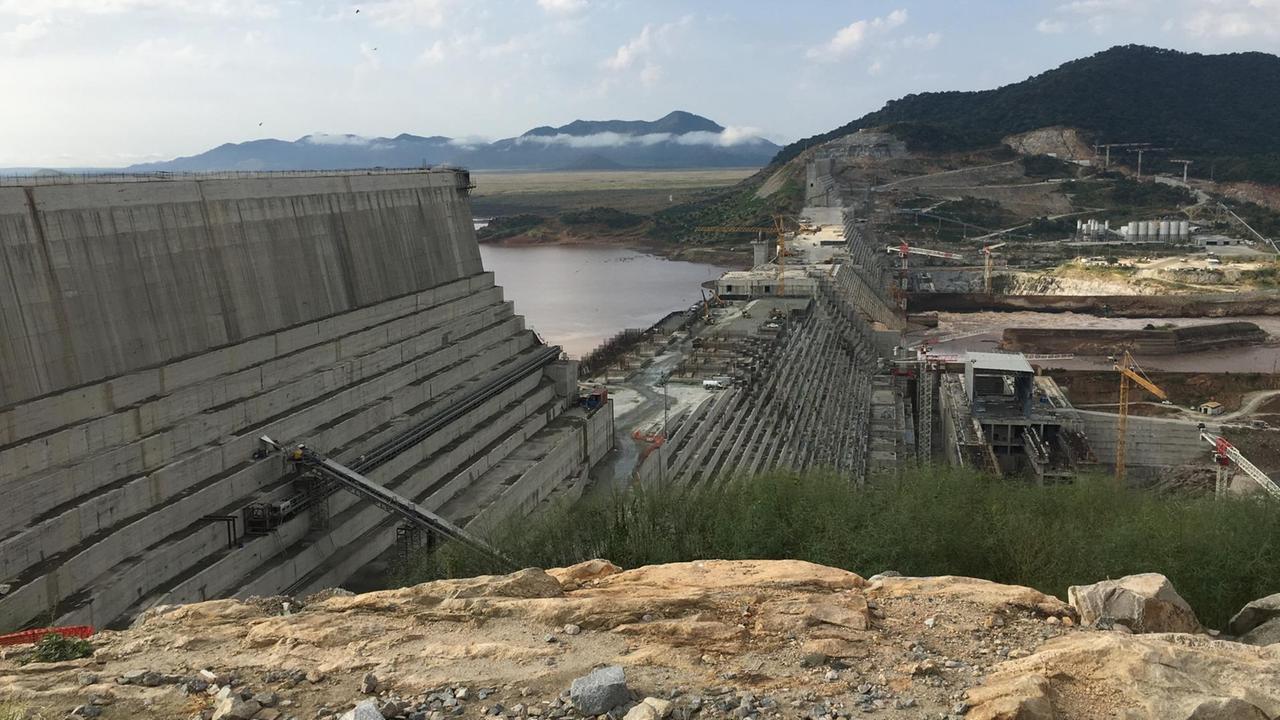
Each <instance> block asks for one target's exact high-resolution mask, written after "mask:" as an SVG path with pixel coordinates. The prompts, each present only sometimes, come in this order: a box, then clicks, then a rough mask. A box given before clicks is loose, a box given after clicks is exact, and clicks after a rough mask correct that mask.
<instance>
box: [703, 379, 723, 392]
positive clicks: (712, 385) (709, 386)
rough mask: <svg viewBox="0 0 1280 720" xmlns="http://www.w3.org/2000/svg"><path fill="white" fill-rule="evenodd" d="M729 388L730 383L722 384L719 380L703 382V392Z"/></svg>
mask: <svg viewBox="0 0 1280 720" xmlns="http://www.w3.org/2000/svg"><path fill="white" fill-rule="evenodd" d="M727 387H729V384H728V383H724V382H720V381H719V380H703V381H702V389H703V390H724V389H725V388H727Z"/></svg>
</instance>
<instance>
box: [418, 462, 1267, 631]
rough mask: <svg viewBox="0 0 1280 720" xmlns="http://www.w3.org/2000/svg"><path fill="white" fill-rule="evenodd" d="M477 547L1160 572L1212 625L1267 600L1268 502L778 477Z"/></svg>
mask: <svg viewBox="0 0 1280 720" xmlns="http://www.w3.org/2000/svg"><path fill="white" fill-rule="evenodd" d="M490 539H491V541H492V542H493V543H494V544H495V545H496V546H497V547H499V548H500V549H501V550H503V551H504V552H505V553H506V554H507V555H508V556H510V557H511V558H513V559H514V560H515V561H516V562H517V563H519V564H520V565H522V566H536V567H558V566H563V565H568V564H572V563H575V562H578V561H581V560H584V559H588V558H593V557H603V558H608V559H610V560H612V561H614V562H615V563H617V564H619V565H621V566H622V567H637V566H640V565H647V564H653V563H664V562H675V561H684V560H694V559H709V558H726V559H744V558H755V559H769V558H795V559H802V560H809V561H812V562H815V563H821V564H824V565H831V566H835V567H841V568H846V569H849V570H852V571H854V572H858V573H862V574H864V575H870V574H873V573H876V572H880V571H883V570H896V571H898V572H901V573H903V574H907V575H967V576H972V577H980V578H986V579H989V580H994V581H996V582H1002V583H1011V584H1018V585H1027V586H1030V587H1034V588H1037V589H1039V590H1041V591H1043V592H1046V593H1050V594H1053V595H1057V596H1059V597H1065V595H1066V589H1067V586H1068V585H1078V584H1086V583H1091V582H1096V581H1098V580H1102V579H1106V578H1114V577H1119V576H1122V575H1128V574H1132V573H1139V572H1159V573H1163V574H1165V575H1167V576H1168V577H1169V578H1170V579H1171V580H1172V581H1173V583H1174V585H1175V586H1176V587H1177V589H1178V591H1179V592H1180V593H1181V594H1182V596H1183V597H1184V598H1186V599H1187V601H1188V602H1189V603H1191V605H1192V607H1193V608H1195V610H1196V612H1197V613H1198V614H1199V616H1200V618H1201V620H1202V621H1203V622H1205V623H1206V624H1209V625H1212V626H1220V625H1223V624H1225V622H1226V620H1227V619H1228V618H1229V617H1230V616H1231V614H1232V613H1234V612H1235V611H1236V610H1238V609H1239V608H1240V607H1241V606H1242V605H1243V604H1244V603H1246V602H1248V601H1249V600H1253V599H1255V598H1258V597H1261V596H1263V595H1267V594H1270V593H1274V592H1280V506H1277V505H1276V504H1275V503H1274V502H1270V501H1269V500H1266V501H1258V500H1248V499H1233V500H1223V501H1215V500H1213V499H1211V498H1190V497H1174V496H1160V495H1155V494H1152V493H1150V492H1146V491H1139V490H1126V489H1121V488H1117V487H1116V486H1115V485H1114V484H1113V483H1112V482H1111V481H1110V480H1109V479H1102V478H1085V479H1082V480H1080V481H1078V482H1076V483H1075V484H1072V485H1063V486H1055V487H1045V488H1042V487H1037V486H1032V485H1028V484H1026V483H1024V482H1020V481H1003V480H990V479H986V478H983V477H981V476H978V475H975V474H972V473H969V472H965V471H960V470H955V469H950V468H931V469H927V470H920V471H912V472H908V473H907V474H906V475H905V476H904V477H901V478H898V479H885V480H881V481H879V482H876V483H873V484H872V485H870V486H868V487H866V488H857V487H854V486H852V485H850V484H849V483H848V482H847V481H846V480H845V479H844V478H841V477H838V476H835V475H832V474H826V473H821V472H812V473H783V472H778V473H771V474H766V475H761V476H757V477H755V478H752V479H749V480H742V481H737V482H732V483H725V484H722V485H719V486H716V487H694V488H684V487H680V488H676V487H669V488H664V489H658V490H635V491H633V492H629V493H626V494H618V495H614V496H612V497H604V498H597V499H593V500H588V501H584V502H582V503H579V504H577V505H575V506H571V507H570V506H564V507H557V508H555V509H553V510H551V511H549V512H547V513H544V514H542V515H540V516H538V517H536V518H527V519H520V520H514V521H510V522H508V523H506V524H504V525H502V526H501V527H500V528H498V529H497V530H496V531H495V532H494V533H492V536H491V538H490ZM504 570H505V568H502V567H500V566H498V565H495V564H494V563H493V562H491V561H489V560H487V559H485V558H483V557H480V556H478V555H476V554H473V553H468V552H465V551H462V550H460V549H458V548H455V547H452V546H445V547H444V548H441V549H439V550H437V551H434V552H423V553H420V554H419V555H418V556H416V557H415V558H414V559H413V560H412V562H411V564H410V565H409V566H408V567H406V568H404V570H403V572H402V577H401V578H400V580H402V581H404V582H421V581H424V580H429V579H436V578H442V577H459V576H468V575H475V574H484V573H495V572H503V571H504Z"/></svg>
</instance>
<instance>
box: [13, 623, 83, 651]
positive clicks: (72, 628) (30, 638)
mask: <svg viewBox="0 0 1280 720" xmlns="http://www.w3.org/2000/svg"><path fill="white" fill-rule="evenodd" d="M45 635H61V636H62V637H75V638H87V637H89V636H90V635H93V626H92V625H67V626H64V627H47V628H36V629H34V630H23V631H22V632H16V633H9V634H8V635H0V646H2V645H33V644H35V643H38V642H40V639H41V638H43V637H44V636H45Z"/></svg>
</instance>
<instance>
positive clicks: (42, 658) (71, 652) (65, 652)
mask: <svg viewBox="0 0 1280 720" xmlns="http://www.w3.org/2000/svg"><path fill="white" fill-rule="evenodd" d="M92 654H93V644H92V643H90V642H89V641H88V640H84V639H82V638H74V637H65V636H63V635H59V634H58V633H49V634H47V635H45V636H44V637H42V638H40V642H38V643H36V647H35V650H33V651H32V653H31V655H30V656H29V657H27V658H25V659H23V660H22V661H21V662H22V663H23V664H26V663H33V662H40V663H55V662H65V661H67V660H79V659H80V658H86V657H89V656H90V655H92Z"/></svg>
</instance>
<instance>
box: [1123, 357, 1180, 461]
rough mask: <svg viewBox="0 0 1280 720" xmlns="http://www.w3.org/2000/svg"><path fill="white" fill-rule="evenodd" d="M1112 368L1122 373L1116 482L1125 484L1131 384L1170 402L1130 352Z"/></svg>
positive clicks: (1166, 394)
mask: <svg viewBox="0 0 1280 720" xmlns="http://www.w3.org/2000/svg"><path fill="white" fill-rule="evenodd" d="M1112 367H1113V368H1114V369H1115V370H1116V372H1118V373H1120V419H1119V421H1118V422H1117V423H1116V481H1117V482H1124V470H1125V467H1124V461H1125V450H1126V449H1127V448H1128V445H1129V382H1130V381H1132V382H1135V383H1137V384H1138V386H1139V387H1141V388H1143V389H1144V390H1146V391H1147V392H1149V393H1151V394H1152V395H1155V396H1156V397H1158V398H1160V400H1161V402H1165V403H1167V402H1169V394H1168V393H1166V392H1165V391H1164V390H1161V389H1160V386H1158V385H1156V384H1155V383H1153V382H1151V381H1150V380H1148V379H1147V377H1146V374H1145V373H1144V372H1142V368H1140V367H1138V361H1137V360H1134V359H1133V355H1132V354H1130V353H1129V351H1128V350H1125V351H1124V355H1123V356H1122V357H1121V358H1120V359H1119V360H1118V361H1116V363H1115V364H1114V365H1113V366H1112Z"/></svg>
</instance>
